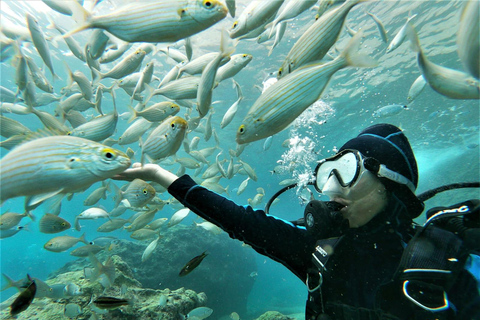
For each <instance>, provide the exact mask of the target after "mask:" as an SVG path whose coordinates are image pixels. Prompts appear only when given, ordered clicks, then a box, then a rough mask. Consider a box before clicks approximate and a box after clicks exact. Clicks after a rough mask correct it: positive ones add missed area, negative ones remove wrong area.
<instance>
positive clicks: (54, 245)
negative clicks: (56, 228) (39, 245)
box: [43, 233, 88, 252]
mask: <svg viewBox="0 0 480 320" xmlns="http://www.w3.org/2000/svg"><path fill="white" fill-rule="evenodd" d="M79 242H83V243H85V244H88V242H87V240H85V233H84V234H83V235H82V236H81V237H79V238H75V237H71V236H59V237H55V238H53V239H50V240H49V241H47V243H45V245H44V246H43V247H44V248H45V249H46V250H48V251H51V252H63V251H66V250H68V249H70V248H71V247H73V246H74V245H76V244H77V243H79Z"/></svg>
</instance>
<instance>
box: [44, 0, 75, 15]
mask: <svg viewBox="0 0 480 320" xmlns="http://www.w3.org/2000/svg"><path fill="white" fill-rule="evenodd" d="M42 2H43V3H45V4H46V5H47V6H49V7H50V8H52V9H53V10H55V11H57V12H58V13H61V14H64V15H67V16H71V15H72V14H73V13H72V6H71V5H70V3H69V1H60V0H42Z"/></svg>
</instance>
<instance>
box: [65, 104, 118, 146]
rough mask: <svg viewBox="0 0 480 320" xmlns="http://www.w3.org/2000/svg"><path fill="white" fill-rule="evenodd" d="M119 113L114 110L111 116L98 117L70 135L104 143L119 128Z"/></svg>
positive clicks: (77, 128)
mask: <svg viewBox="0 0 480 320" xmlns="http://www.w3.org/2000/svg"><path fill="white" fill-rule="evenodd" d="M117 121H118V113H117V110H114V112H113V113H111V114H106V115H103V116H98V117H96V118H94V119H93V120H90V121H89V122H87V123H84V124H82V125H80V126H78V127H76V128H75V129H73V130H72V131H70V132H69V133H68V135H71V136H75V137H80V138H84V139H88V140H92V141H97V142H98V141H102V140H105V139H107V138H108V137H110V136H111V135H113V133H114V132H115V129H116V127H117Z"/></svg>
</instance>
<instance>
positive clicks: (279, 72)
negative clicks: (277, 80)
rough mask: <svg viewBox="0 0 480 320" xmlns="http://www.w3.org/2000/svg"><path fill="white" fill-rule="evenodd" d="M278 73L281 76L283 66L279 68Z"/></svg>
mask: <svg viewBox="0 0 480 320" xmlns="http://www.w3.org/2000/svg"><path fill="white" fill-rule="evenodd" d="M278 75H279V76H281V75H282V68H280V69H278Z"/></svg>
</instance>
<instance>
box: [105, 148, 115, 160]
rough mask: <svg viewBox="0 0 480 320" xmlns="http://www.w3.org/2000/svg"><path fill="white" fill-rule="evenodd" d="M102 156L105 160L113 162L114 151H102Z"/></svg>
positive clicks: (108, 149)
mask: <svg viewBox="0 0 480 320" xmlns="http://www.w3.org/2000/svg"><path fill="white" fill-rule="evenodd" d="M102 156H103V158H104V159H106V160H113V159H115V157H116V155H115V151H113V149H110V148H107V149H104V150H103V152H102Z"/></svg>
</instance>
